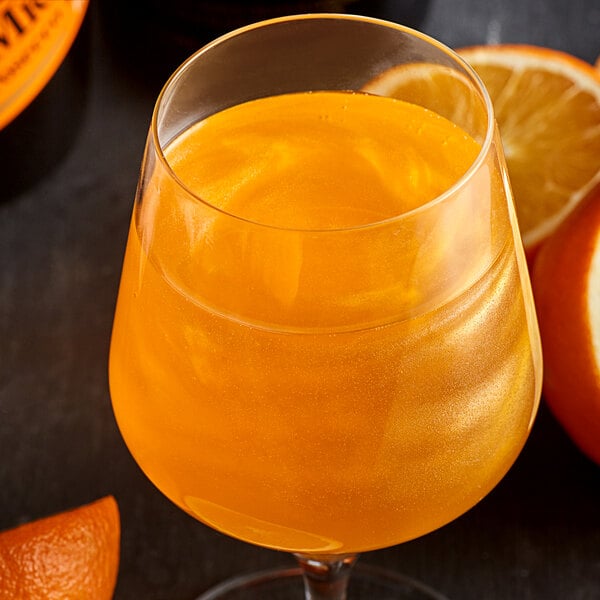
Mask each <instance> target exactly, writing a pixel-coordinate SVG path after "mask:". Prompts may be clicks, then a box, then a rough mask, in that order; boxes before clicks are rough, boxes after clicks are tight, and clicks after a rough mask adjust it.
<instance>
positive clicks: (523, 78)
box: [458, 45, 600, 257]
mask: <svg viewBox="0 0 600 600" xmlns="http://www.w3.org/2000/svg"><path fill="white" fill-rule="evenodd" d="M458 52H459V54H460V55H461V56H462V57H463V58H464V59H465V60H466V61H467V62H469V63H470V64H471V66H472V67H473V68H474V69H475V70H476V71H477V73H478V74H479V76H480V77H481V79H482V80H483V82H484V84H485V86H486V87H487V89H488V91H489V93H490V96H491V99H492V103H493V105H494V110H495V114H496V119H497V121H498V126H499V129H500V135H501V137H502V142H503V145H504V152H505V155H506V162H507V165H508V172H509V175H510V180H511V184H512V187H513V192H514V196H515V203H516V207H517V216H518V219H519V226H520V228H521V233H522V237H523V243H524V246H525V249H526V251H527V252H528V256H529V257H531V256H532V255H533V254H534V253H535V252H536V250H537V249H538V248H539V247H540V246H541V244H542V243H543V242H544V241H545V240H546V239H548V237H549V236H550V235H551V234H552V232H553V231H554V230H555V229H556V228H557V227H558V226H559V224H560V223H561V222H562V221H564V219H565V218H566V216H567V215H568V214H569V213H570V212H571V211H573V209H574V208H575V207H576V206H577V205H578V204H579V202H580V201H581V200H582V199H583V198H584V197H585V196H586V195H587V194H588V193H589V192H590V190H591V189H592V188H593V187H594V186H595V185H596V183H597V182H598V181H600V72H599V71H598V70H597V69H595V68H594V67H593V66H592V65H590V64H588V63H586V62H583V61H581V60H579V59H578V58H575V57H573V56H571V55H568V54H565V53H563V52H559V51H556V50H551V49H548V48H540V47H535V46H526V45H496V46H477V47H471V48H464V49H462V50H459V51H458Z"/></svg>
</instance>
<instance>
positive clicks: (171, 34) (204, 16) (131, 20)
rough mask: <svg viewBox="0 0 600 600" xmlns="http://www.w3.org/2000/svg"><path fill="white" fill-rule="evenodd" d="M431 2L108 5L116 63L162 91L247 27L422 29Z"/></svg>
mask: <svg viewBox="0 0 600 600" xmlns="http://www.w3.org/2000/svg"><path fill="white" fill-rule="evenodd" d="M427 5H428V0H127V1H124V0H103V3H102V9H103V11H104V13H103V14H104V25H105V31H106V32H107V34H108V38H109V39H110V40H111V41H112V42H113V43H114V48H115V51H116V57H117V59H118V60H119V61H120V62H122V63H123V64H125V66H126V67H127V68H128V69H129V70H130V72H131V74H134V75H141V76H142V78H143V79H145V80H146V81H147V82H149V83H151V84H153V85H155V86H158V87H160V86H161V85H162V83H164V81H165V80H166V79H167V78H168V76H169V75H170V74H171V73H172V72H173V71H174V70H175V69H176V68H177V67H178V66H179V65H180V64H181V62H183V61H184V60H185V59H186V58H188V57H189V56H190V55H191V54H193V53H194V52H195V51H196V50H198V49H199V48H201V47H202V46H203V45H204V44H205V43H207V42H209V41H211V40H213V39H215V38H216V37H218V36H220V35H222V34H224V33H227V32H228V31H231V30H233V29H236V28H238V27H242V26H243V25H248V24H250V23H254V22H256V21H261V20H263V19H270V18H274V17H282V16H286V15H293V14H301V13H317V12H325V13H352V14H360V15H367V16H373V17H379V18H382V19H387V20H391V21H396V22H397V23H402V24H404V25H408V26H409V27H418V25H419V23H420V22H421V20H422V19H423V17H424V15H425V13H426V10H427Z"/></svg>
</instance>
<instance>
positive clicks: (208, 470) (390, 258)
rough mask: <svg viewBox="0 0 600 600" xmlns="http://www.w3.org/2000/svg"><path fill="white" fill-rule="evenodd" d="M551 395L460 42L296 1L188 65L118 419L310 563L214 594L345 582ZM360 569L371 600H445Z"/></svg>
mask: <svg viewBox="0 0 600 600" xmlns="http://www.w3.org/2000/svg"><path fill="white" fill-rule="evenodd" d="M388 95H393V96H395V98H390V97H387V96H388ZM540 385H541V355H540V346H539V338H538V332H537V325H536V320H535V314H534V309H533V302H532V296H531V291H530V286H529V280H528V277H527V271H526V265H525V260H524V254H523V250H522V246H521V242H520V237H519V231H518V227H517V223H516V218H515V212H514V208H513V204H512V199H511V193H510V187H509V183H508V179H507V175H506V170H505V166H504V161H503V155H502V148H501V144H500V141H499V137H498V133H497V130H496V127H495V123H494V118H493V114H492V107H491V104H490V100H489V98H488V96H487V93H486V91H485V89H484V88H483V86H482V84H481V82H480V80H479V79H478V78H477V76H476V75H475V74H474V72H473V71H472V70H471V69H470V68H469V67H468V65H467V64H465V63H464V61H462V60H461V59H460V58H459V57H458V56H457V55H456V54H454V53H453V52H452V51H451V50H449V49H448V48H446V47H444V46H443V45H442V44H440V43H438V42H437V41H435V40H433V39H431V38H429V37H427V36H425V35H423V34H421V33H419V32H417V31H413V30H410V29H408V28H405V27H403V26H400V25H397V24H392V23H387V22H384V21H379V20H375V19H370V18H366V17H356V16H341V15H331V14H327V15H299V16H293V17H286V18H281V19H275V20H270V21H266V22H262V23H258V24H255V25H251V26H249V27H245V28H242V29H240V30H237V31H234V32H232V33H230V34H228V35H225V36H224V37H221V38H219V39H218V40H216V41H215V42H213V43H211V44H209V45H208V46H206V47H204V48H203V49H201V50H200V51H199V52H197V53H196V54H195V55H193V56H192V57H191V58H190V59H189V60H188V61H187V62H185V63H184V64H183V65H182V66H181V67H180V68H179V69H178V70H177V71H176V72H175V74H174V75H173V76H172V77H171V78H170V80H169V81H168V82H167V84H166V86H165V88H164V89H163V91H162V93H161V94H160V97H159V98H158V101H157V104H156V108H155V111H154V115H153V118H152V123H151V127H150V134H149V137H148V141H147V146H146V151H145V155H144V159H143V165H142V171H141V175H140V181H139V186H138V190H137V195H136V201H135V207H134V211H133V217H132V221H131V229H130V234H129V240H128V245H127V250H126V256H125V261H124V266H123V273H122V279H121V287H120V291H119V298H118V303H117V310H116V315H115V321H114V329H113V337H112V342H111V353H110V388H111V396H112V401H113V407H114V412H115V415H116V419H117V422H118V425H119V428H120V430H121V433H122V435H123V437H124V439H125V441H126V443H127V445H128V447H129V449H130V451H131V453H132V454H133V456H134V458H135V459H136V461H137V462H138V464H139V465H140V467H141V468H142V469H143V471H144V472H145V473H146V475H147V476H148V477H149V478H150V480H151V481H152V482H153V483H154V484H155V485H156V486H157V487H158V488H159V489H160V490H161V491H162V492H163V493H164V494H165V495H166V496H167V497H169V498H170V499H171V500H172V501H173V502H174V503H175V504H177V505H178V506H179V507H180V508H182V509H183V510H184V511H186V512H187V513H189V514H190V515H192V516H193V517H195V518H196V519H199V520H200V521H202V522H203V523H205V524H207V525H209V526H210V527H213V528H215V529H217V530H219V531H221V532H223V533H226V534H228V535H230V536H233V537H235V538H238V539H240V540H244V541H246V542H249V543H253V544H257V545H259V546H262V547H267V548H273V549H279V550H284V551H288V552H292V553H293V554H294V555H295V556H296V557H297V559H298V563H299V567H298V569H292V570H288V571H284V572H281V573H267V574H259V575H257V576H256V577H242V578H238V579H236V580H234V581H233V582H229V583H226V584H224V585H222V586H219V587H218V588H216V589H214V590H212V591H210V592H207V594H206V595H205V596H203V598H206V599H215V598H238V597H239V598H266V597H276V594H278V593H280V592H281V593H283V592H282V591H281V590H285V593H287V590H288V586H293V585H296V584H297V583H298V581H299V580H300V581H302V579H303V580H304V582H305V585H306V588H305V592H304V593H305V597H306V598H307V599H309V600H317V599H328V600H341V599H343V598H346V593H347V592H346V586H347V583H348V577H349V574H350V571H351V569H352V565H353V564H354V562H355V560H356V557H357V556H358V554H359V553H362V552H366V551H369V550H373V549H379V548H384V547H387V546H391V545H394V544H399V543H402V542H405V541H407V540H411V539H414V538H417V537H419V536H422V535H425V534H427V533H428V532H431V531H433V530H434V529H436V528H439V527H441V526H443V525H444V524H446V523H448V522H450V521H451V520H453V519H455V518H456V517H458V516H459V515H460V514H462V513H463V512H465V511H466V510H468V509H469V508H470V507H472V506H473V505H474V504H476V503H477V502H478V501H479V500H480V499H481V498H482V497H484V496H485V495H486V494H487V493H488V492H489V491H490V490H491V489H492V488H493V487H494V486H495V485H496V484H497V483H498V481H499V480H500V479H501V478H502V477H503V476H504V474H505V473H506V471H507V470H508V469H509V468H510V466H511V465H512V463H513V462H514V460H515V459H516V457H517V455H518V454H519V452H520V450H521V448H522V446H523V444H524V443H525V440H526V438H527V435H528V433H529V431H530V429H531V426H532V423H533V419H534V415H535V412H536V409H537V404H538V401H539V395H540ZM354 571H355V572H354V576H353V577H352V583H351V586H350V589H351V590H352V589H353V587H352V586H354V585H356V590H359V588H360V590H363V589H364V590H366V591H364V597H367V598H377V597H378V594H383V592H384V591H386V590H387V591H386V593H388V592H390V590H391V591H392V593H394V594H396V595H394V596H393V597H409V598H441V597H442V596H441V595H440V594H437V593H436V592H435V591H433V590H430V589H429V588H427V587H426V586H425V585H423V584H419V583H417V582H411V581H408V580H406V579H403V578H402V577H401V576H394V575H391V574H387V575H384V574H383V573H381V572H378V571H376V570H373V569H371V570H369V569H362V571H358V572H357V570H356V569H355V570H354ZM355 576H356V577H357V579H356V583H355ZM359 579H360V580H361V581H363V583H359ZM364 581H367V583H364ZM352 593H356V597H358V596H359V595H360V594H361V593H363V591H360V592H359V591H356V592H352ZM269 594H271V595H269ZM401 594H404V595H401ZM287 597H291V596H287ZM298 597H299V596H298ZM353 597H355V596H353Z"/></svg>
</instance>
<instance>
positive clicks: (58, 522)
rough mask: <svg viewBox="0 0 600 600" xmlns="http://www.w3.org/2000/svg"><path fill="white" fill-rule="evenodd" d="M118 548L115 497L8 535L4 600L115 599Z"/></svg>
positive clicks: (2, 550) (1, 587)
mask: <svg viewBox="0 0 600 600" xmlns="http://www.w3.org/2000/svg"><path fill="white" fill-rule="evenodd" d="M119 544H120V521H119V511H118V508H117V503H116V502H115V500H114V498H112V497H111V496H107V497H105V498H102V499H100V500H97V501H96V502H93V503H91V504H87V505H85V506H81V507H79V508H76V509H73V510H70V511H67V512H63V513H60V514H57V515H53V516H51V517H45V518H42V519H39V520H37V521H33V522H30V523H26V524H24V525H21V526H19V527H16V528H14V529H10V530H8V531H4V532H2V533H0V600H16V599H18V600H58V599H60V600H81V599H83V598H86V599H87V598H89V599H90V600H92V599H93V600H110V598H112V596H113V593H114V589H115V584H116V580H117V571H118V566H119Z"/></svg>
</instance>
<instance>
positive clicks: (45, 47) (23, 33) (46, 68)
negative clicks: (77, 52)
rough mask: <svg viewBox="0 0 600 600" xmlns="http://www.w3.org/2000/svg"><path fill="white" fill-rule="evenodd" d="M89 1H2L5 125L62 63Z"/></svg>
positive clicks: (0, 121) (0, 66)
mask: <svg viewBox="0 0 600 600" xmlns="http://www.w3.org/2000/svg"><path fill="white" fill-rule="evenodd" d="M88 3H89V0H0V129H2V128H3V127H5V126H6V125H8V123H10V122H11V121H12V120H13V119H14V118H15V117H16V116H17V115H19V114H20V113H21V112H22V111H23V110H24V109H25V108H26V107H27V106H28V105H29V104H30V102H31V101H32V100H34V98H35V97H36V96H37V95H38V94H39V93H40V91H41V90H42V89H43V88H44V86H45V85H46V84H47V83H48V81H50V79H51V78H52V76H53V75H54V73H55V72H56V71H57V69H58V68H59V67H60V65H61V64H62V62H63V60H64V58H65V56H66V55H67V53H68V52H69V50H70V48H71V45H72V44H73V41H74V40H75V37H76V36H77V33H78V32H79V29H80V27H81V23H82V21H83V17H84V16H85V13H86V10H87V7H88Z"/></svg>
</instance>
